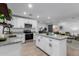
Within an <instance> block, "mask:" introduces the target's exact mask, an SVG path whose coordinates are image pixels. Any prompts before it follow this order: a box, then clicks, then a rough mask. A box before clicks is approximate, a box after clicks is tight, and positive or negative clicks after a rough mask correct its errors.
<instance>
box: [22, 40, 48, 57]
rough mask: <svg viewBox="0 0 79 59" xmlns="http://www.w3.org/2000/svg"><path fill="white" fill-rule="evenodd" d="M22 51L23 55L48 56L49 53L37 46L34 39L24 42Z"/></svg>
mask: <svg viewBox="0 0 79 59" xmlns="http://www.w3.org/2000/svg"><path fill="white" fill-rule="evenodd" d="M21 52H22V53H21V54H22V56H47V54H45V53H44V52H42V51H41V50H40V49H39V48H37V47H36V46H35V42H33V41H27V42H26V43H25V44H23V46H22V50H21Z"/></svg>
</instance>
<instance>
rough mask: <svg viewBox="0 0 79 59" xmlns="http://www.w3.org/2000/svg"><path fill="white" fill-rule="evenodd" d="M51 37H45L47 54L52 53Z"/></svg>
mask: <svg viewBox="0 0 79 59" xmlns="http://www.w3.org/2000/svg"><path fill="white" fill-rule="evenodd" d="M52 42H53V39H51V38H48V39H46V43H47V44H46V52H47V53H48V54H49V55H52V54H53V43H52Z"/></svg>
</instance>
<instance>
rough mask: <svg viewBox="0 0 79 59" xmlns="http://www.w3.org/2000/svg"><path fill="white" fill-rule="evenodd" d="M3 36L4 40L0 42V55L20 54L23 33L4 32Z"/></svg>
mask: <svg viewBox="0 0 79 59" xmlns="http://www.w3.org/2000/svg"><path fill="white" fill-rule="evenodd" d="M15 35H16V36H15ZM5 37H6V40H5V41H1V42H0V56H20V55H21V48H22V43H24V42H25V41H24V40H25V39H24V38H25V37H24V33H13V34H5Z"/></svg>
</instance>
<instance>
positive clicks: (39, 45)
mask: <svg viewBox="0 0 79 59" xmlns="http://www.w3.org/2000/svg"><path fill="white" fill-rule="evenodd" d="M43 43H44V41H43V39H42V36H38V37H37V40H36V46H37V47H39V48H40V49H42V50H43V48H44V47H43V45H44V44H43Z"/></svg>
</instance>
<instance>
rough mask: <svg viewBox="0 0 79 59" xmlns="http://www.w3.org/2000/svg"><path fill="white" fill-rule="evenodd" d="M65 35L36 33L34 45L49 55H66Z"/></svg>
mask: <svg viewBox="0 0 79 59" xmlns="http://www.w3.org/2000/svg"><path fill="white" fill-rule="evenodd" d="M66 38H67V37H66V36H61V35H46V34H38V35H37V39H36V46H37V47H38V48H40V49H41V50H43V51H44V52H45V53H47V54H48V55H50V56H66V55H67V39H66Z"/></svg>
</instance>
